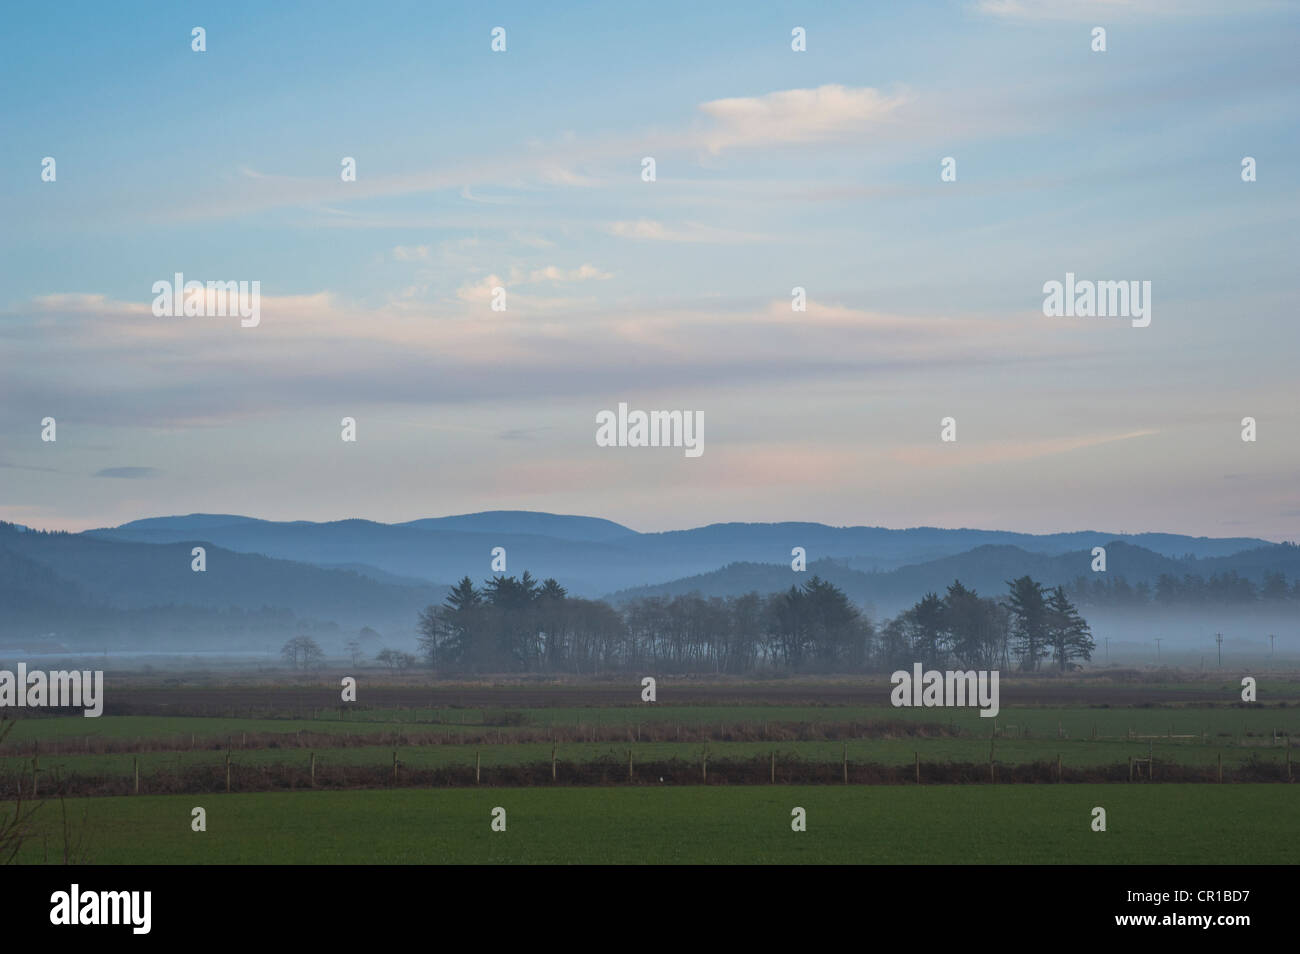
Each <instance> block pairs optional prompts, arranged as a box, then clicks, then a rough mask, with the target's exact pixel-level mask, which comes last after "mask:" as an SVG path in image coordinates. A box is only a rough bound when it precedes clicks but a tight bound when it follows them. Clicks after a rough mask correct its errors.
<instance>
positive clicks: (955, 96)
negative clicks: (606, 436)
mask: <svg viewBox="0 0 1300 954" xmlns="http://www.w3.org/2000/svg"><path fill="white" fill-rule="evenodd" d="M267 7H268V5H265V4H242V3H233V4H220V5H203V4H191V5H185V6H183V7H182V6H177V5H174V4H130V5H127V7H125V8H121V9H106V8H104V7H103V6H102V5H93V4H80V5H78V4H72V5H68V6H65V7H62V8H60V11H59V12H58V13H57V14H55V13H52V12H50V11H46V10H41V9H38V8H33V7H26V8H23V9H21V10H16V11H14V12H13V13H12V14H10V16H9V17H8V18H7V23H6V29H5V31H4V34H3V36H2V37H0V76H3V80H4V88H5V89H6V91H7V94H6V97H5V106H4V110H3V120H2V122H0V127H2V128H3V131H4V135H3V136H2V137H0V168H3V169H4V171H5V175H4V176H3V178H0V220H2V221H3V222H4V223H5V226H6V227H5V228H4V230H3V233H2V235H0V242H3V262H4V264H3V266H0V267H2V268H3V275H4V286H3V290H2V291H0V367H3V369H4V371H5V374H4V376H3V380H2V381H0V516H4V517H5V518H7V519H13V520H18V521H20V522H24V523H29V524H33V525H36V526H47V527H66V528H72V529H76V528H81V527H86V526H98V525H105V524H111V523H118V522H121V521H124V520H129V519H133V518H136V517H142V516H149V515H156V514H161V513H174V512H193V511H223V512H240V513H248V514H252V515H255V516H263V517H268V518H275V519H336V518H341V517H347V516H362V517H370V518H373V519H380V520H405V519H413V518H416V517H420V516H429V515H438V514H443V513H453V512H464V511H471V510H481V509H544V510H556V511H563V512H580V513H590V514H594V515H599V516H605V517H609V518H611V519H615V520H619V521H620V522H623V523H627V524H628V525H630V526H634V527H637V528H638V529H647V530H652V529H668V528H673V527H681V526H687V525H693V524H697V523H702V522H712V521H722V520H785V519H792V520H820V521H824V522H827V523H833V524H881V525H887V526H913V525H918V524H937V525H946V526H984V527H999V528H1006V529H1017V530H1028V531H1049V530H1068V529H1080V528H1094V529H1102V530H1115V531H1141V530H1165V531H1174V532H1185V533H1197V534H1206V535H1223V536H1227V535H1233V536H1236V535H1243V534H1253V535H1258V536H1263V537H1267V538H1270V539H1295V538H1297V537H1300V491H1298V490H1297V488H1298V487H1300V479H1298V478H1300V440H1298V438H1300V412H1298V411H1297V401H1296V396H1297V394H1296V392H1297V387H1296V384H1295V378H1296V374H1295V356H1296V354H1297V350H1298V349H1297V345H1298V344H1300V332H1297V330H1296V322H1295V317H1294V311H1295V308H1294V306H1295V303H1296V296H1295V291H1294V284H1295V283H1294V273H1295V264H1294V260H1295V252H1296V245H1297V242H1296V238H1295V236H1296V234H1297V232H1296V228H1297V224H1298V223H1297V187H1296V181H1297V179H1296V173H1297V160H1296V156H1297V129H1298V128H1300V126H1298V125H1297V119H1298V118H1300V117H1298V116H1297V112H1298V109H1297V107H1298V105H1300V101H1298V99H1297V80H1298V79H1300V67H1297V65H1296V59H1295V56H1294V39H1295V35H1296V29H1297V27H1298V26H1300V11H1298V10H1297V7H1296V5H1294V4H1289V3H1251V2H1242V3H1215V2H1209V0H1190V2H1184V3H1173V2H1140V0H1134V2H1131V3H1119V2H1117V3H1085V2H1069V0H1066V2H1038V0H1019V2H1016V0H996V2H988V3H978V2H957V3H934V4H884V3H880V4H876V3H872V4H862V3H845V4H830V3H822V4H762V3H746V4H716V5H715V4H709V5H704V4H698V3H692V4H674V3H660V4H655V5H653V6H652V7H641V6H625V5H621V4H610V5H581V6H580V5H576V4H562V5H546V6H542V5H537V4H431V3H419V4H416V3H411V4H402V3H392V4H374V5H370V6H363V7H358V6H356V5H352V4H341V3H340V4H300V5H290V4H286V5H275V7H274V9H268V8H267ZM195 26H202V27H204V29H205V30H206V32H207V36H206V40H207V51H206V52H203V53H196V52H194V51H192V50H191V48H190V31H191V28H192V27H195ZM495 26H502V27H504V28H505V29H506V35H507V49H506V51H505V52H504V53H494V52H492V51H491V49H490V31H491V29H492V28H493V27H495ZM796 26H801V27H804V28H805V29H806V31H807V45H808V49H807V51H806V52H794V51H792V50H791V49H790V31H791V29H792V28H793V27H796ZM1095 26H1103V27H1105V28H1106V30H1107V47H1108V48H1107V50H1106V52H1104V53H1096V52H1093V51H1092V50H1091V49H1090V44H1091V31H1092V28H1093V27H1095ZM46 156H52V157H54V158H55V160H56V162H57V179H56V181H54V182H43V181H42V180H41V175H40V172H41V160H42V158H43V157H46ZM344 156H350V157H354V158H355V159H356V162H357V180H356V181H355V182H343V181H341V180H340V176H339V169H340V160H341V159H342V157H344ZM644 156H653V157H655V160H656V163H657V180H656V181H655V182H652V183H647V182H643V181H642V179H641V176H640V172H641V159H642V157H644ZM945 156H952V157H954V158H955V159H956V160H957V181H955V182H941V181H940V178H939V171H940V160H941V159H942V158H943V157H945ZM1243 156H1252V157H1255V159H1256V160H1257V162H1258V181H1256V182H1253V183H1244V182H1242V181H1241V176H1240V164H1241V160H1242V157H1243ZM177 271H180V272H183V273H184V274H185V276H186V278H189V279H198V280H221V281H226V280H250V281H251V280H257V281H260V282H261V293H262V302H261V312H262V320H261V324H260V325H259V326H258V327H256V328H240V327H239V324H238V322H237V321H233V322H232V321H230V320H227V319H220V318H190V319H168V318H162V319H160V318H156V317H154V316H153V315H152V314H151V313H150V310H149V304H150V301H151V300H152V297H153V295H152V292H151V288H152V285H153V283H154V282H155V281H158V280H170V278H171V277H172V275H173V273H175V272H177ZM1067 271H1070V272H1074V273H1076V274H1078V275H1079V276H1080V277H1083V278H1094V279H1099V280H1147V281H1151V282H1152V288H1153V293H1152V297H1153V316H1152V323H1151V325H1150V327H1147V328H1141V329H1138V328H1133V327H1131V326H1130V325H1129V323H1128V322H1127V321H1086V320H1066V319H1051V318H1047V317H1044V315H1043V314H1042V310H1041V305H1042V299H1043V295H1042V291H1041V288H1042V285H1043V283H1044V282H1046V281H1050V280H1061V279H1062V278H1063V277H1064V274H1065V273H1066V272H1067ZM497 286H500V287H504V288H506V289H507V292H508V295H509V305H508V308H507V310H506V311H505V312H493V311H492V310H491V309H490V307H489V305H488V299H489V292H490V289H491V288H492V287H497ZM794 286H801V287H804V288H806V289H807V294H808V300H809V307H808V311H807V312H802V313H792V312H791V310H790V305H789V302H790V291H791V288H792V287H794ZM620 401H627V402H629V403H630V404H631V405H632V406H633V407H643V408H647V409H649V408H665V409H669V408H680V409H691V410H698V411H700V412H702V413H703V415H704V419H705V422H706V427H705V440H706V451H705V453H704V454H703V455H702V456H701V457H699V458H697V459H686V458H684V456H683V455H681V454H680V452H677V451H674V450H672V449H668V448H599V447H597V446H596V445H595V441H594V438H593V435H594V430H595V415H596V413H597V411H599V410H601V409H604V408H613V407H615V406H616V405H617V403H618V402H620ZM949 415H951V416H953V417H955V418H956V419H957V422H958V439H957V441H956V442H955V443H952V444H944V443H941V442H940V441H939V431H940V428H939V421H940V418H942V417H945V416H949ZM45 416H53V417H55V418H56V419H57V421H58V440H57V441H56V442H54V443H46V442H42V441H41V440H40V421H41V419H42V418H43V417H45ZM342 416H352V417H355V418H356V420H357V422H358V440H357V442H356V443H355V444H346V443H343V442H342V441H340V439H339V431H340V427H339V422H340V419H341V417H342ZM1245 416H1253V417H1255V418H1256V419H1257V421H1258V427H1259V438H1258V440H1257V441H1256V442H1254V443H1246V442H1243V441H1241V440H1240V430H1241V427H1240V422H1241V419H1242V418H1243V417H1245Z"/></svg>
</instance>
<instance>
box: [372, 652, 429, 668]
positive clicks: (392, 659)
mask: <svg viewBox="0 0 1300 954" xmlns="http://www.w3.org/2000/svg"><path fill="white" fill-rule="evenodd" d="M418 661H419V660H418V659H417V658H416V657H415V656H413V655H411V654H410V653H404V652H401V651H400V650H397V649H389V648H388V647H384V648H383V649H381V650H379V652H377V653H375V662H378V663H383V664H384V665H385V666H387V667H388V668H389V669H392V670H394V671H396V670H404V669H408V668H410V667H411V666H413V665H415V663H416V662H418Z"/></svg>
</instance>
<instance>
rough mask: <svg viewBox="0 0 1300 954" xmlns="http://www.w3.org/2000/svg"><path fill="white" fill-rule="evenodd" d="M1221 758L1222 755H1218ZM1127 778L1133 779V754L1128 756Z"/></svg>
mask: <svg viewBox="0 0 1300 954" xmlns="http://www.w3.org/2000/svg"><path fill="white" fill-rule="evenodd" d="M1220 758H1222V756H1220ZM1128 780H1129V781H1130V782H1131V781H1133V756H1131V755H1130V756H1129V757H1128Z"/></svg>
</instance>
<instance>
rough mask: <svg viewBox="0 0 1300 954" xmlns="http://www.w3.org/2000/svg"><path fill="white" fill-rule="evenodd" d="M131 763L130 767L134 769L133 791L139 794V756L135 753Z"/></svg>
mask: <svg viewBox="0 0 1300 954" xmlns="http://www.w3.org/2000/svg"><path fill="white" fill-rule="evenodd" d="M131 764H132V768H133V769H134V771H135V793H136V794H137V795H139V794H140V756H138V755H137V756H136V757H135V758H133V759H132V760H131Z"/></svg>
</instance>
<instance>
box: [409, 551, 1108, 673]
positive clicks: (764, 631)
mask: <svg viewBox="0 0 1300 954" xmlns="http://www.w3.org/2000/svg"><path fill="white" fill-rule="evenodd" d="M418 631H419V645H420V650H421V655H422V656H423V659H424V662H425V663H426V664H427V665H429V666H432V667H433V668H435V669H444V670H454V671H468V672H572V673H598V672H610V671H618V670H646V671H650V670H655V671H661V672H662V671H665V670H667V671H678V672H717V673H745V672H753V671H756V670H761V669H772V670H783V671H875V670H884V671H892V670H894V669H898V668H910V666H911V665H912V664H913V663H917V662H919V663H922V664H923V665H925V666H926V667H927V668H940V669H945V668H953V667H957V668H962V669H970V668H999V667H1001V668H1010V667H1011V666H1012V665H1015V666H1016V667H1018V668H1020V669H1023V670H1026V671H1036V670H1039V669H1042V668H1044V666H1045V665H1046V666H1050V667H1052V668H1056V669H1059V670H1061V671H1066V670H1069V669H1071V668H1075V667H1077V666H1078V665H1079V663H1080V662H1082V661H1086V660H1088V659H1091V658H1092V652H1093V650H1094V648H1095V644H1094V642H1093V639H1092V636H1091V633H1090V631H1089V628H1088V624H1087V622H1086V621H1085V620H1084V619H1083V617H1082V616H1081V615H1080V614H1079V612H1078V610H1077V609H1076V607H1075V605H1074V604H1073V602H1071V600H1070V599H1069V597H1068V596H1067V594H1066V592H1065V590H1064V588H1063V587H1059V586H1058V587H1056V588H1054V589H1051V590H1048V589H1045V588H1044V587H1043V585H1042V584H1041V583H1038V582H1037V581H1035V580H1033V579H1031V578H1030V577H1028V576H1022V577H1020V578H1019V579H1016V580H1012V581H1009V583H1008V591H1007V593H1006V594H1005V595H1003V596H1002V597H1001V598H999V599H994V598H991V597H984V596H980V595H979V594H978V593H976V592H975V591H974V590H972V589H969V588H967V587H965V586H963V585H962V584H961V583H960V582H959V581H954V582H953V583H952V585H951V586H949V587H948V589H947V592H946V593H944V594H943V595H942V596H940V595H938V594H935V593H927V594H926V595H925V596H924V597H923V598H922V599H921V600H920V601H919V602H917V603H916V604H914V605H913V606H912V607H910V608H909V609H907V610H905V611H904V612H902V613H900V614H898V615H897V616H896V617H894V618H892V619H888V620H885V621H884V622H882V623H881V624H880V625H879V626H877V625H875V624H874V623H873V622H872V620H871V619H869V618H868V617H867V616H866V615H865V614H863V613H862V612H861V611H860V610H859V609H858V608H857V607H856V606H854V605H853V603H852V602H851V601H850V600H849V599H848V597H847V596H846V595H845V594H844V592H843V591H842V590H841V589H839V588H838V587H837V586H835V585H834V584H832V583H830V582H828V581H826V580H823V579H821V578H820V577H817V576H813V577H812V578H810V579H809V580H808V581H807V582H805V583H804V584H803V585H801V586H791V587H790V589H789V590H786V591H785V592H781V593H773V594H770V595H767V596H763V595H760V594H759V593H757V592H752V593H746V594H744V595H742V596H732V597H705V596H701V595H699V594H689V595H685V596H674V597H659V596H651V597H641V598H638V599H633V600H629V601H627V602H626V603H623V604H621V605H620V606H619V607H618V608H617V609H616V608H615V607H612V606H610V605H609V604H608V603H605V602H602V601H599V600H588V599H581V598H577V597H572V596H569V594H568V593H567V591H566V590H565V588H564V587H563V586H561V585H560V584H559V582H557V581H556V580H554V579H547V580H541V581H538V580H536V579H535V578H534V577H532V575H531V574H529V573H528V572H527V571H525V572H524V574H523V575H522V576H521V577H519V578H515V577H513V576H495V577H491V578H490V579H488V580H487V581H485V583H484V585H483V586H482V587H481V588H478V587H476V586H475V585H474V582H473V581H472V580H471V579H470V578H469V577H468V576H467V577H464V578H463V579H462V580H461V581H460V582H459V583H457V584H456V586H455V587H453V589H452V590H451V592H450V593H449V594H448V596H447V598H446V600H444V602H443V603H442V604H441V605H436V606H429V607H427V608H426V609H425V610H424V611H423V612H421V614H420V617H419V623H418Z"/></svg>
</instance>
